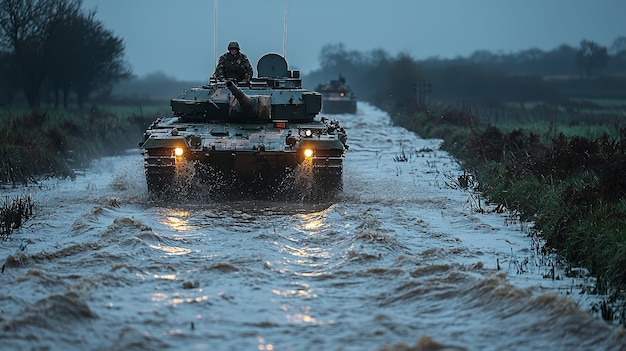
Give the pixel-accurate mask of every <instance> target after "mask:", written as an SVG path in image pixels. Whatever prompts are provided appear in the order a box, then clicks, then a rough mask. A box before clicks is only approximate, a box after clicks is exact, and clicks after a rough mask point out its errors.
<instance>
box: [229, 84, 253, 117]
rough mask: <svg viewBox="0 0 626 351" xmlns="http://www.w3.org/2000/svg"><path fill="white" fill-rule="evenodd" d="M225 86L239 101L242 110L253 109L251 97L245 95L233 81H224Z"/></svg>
mask: <svg viewBox="0 0 626 351" xmlns="http://www.w3.org/2000/svg"><path fill="white" fill-rule="evenodd" d="M226 87H227V88H228V90H230V92H231V93H233V95H234V96H235V98H236V99H237V101H239V104H240V105H241V107H242V108H243V109H244V110H246V111H252V110H254V102H252V99H250V97H248V95H246V94H245V93H244V92H243V91H241V89H239V88H238V87H237V86H236V85H235V83H233V82H231V81H228V82H226Z"/></svg>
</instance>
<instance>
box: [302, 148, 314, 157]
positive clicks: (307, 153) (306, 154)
mask: <svg viewBox="0 0 626 351" xmlns="http://www.w3.org/2000/svg"><path fill="white" fill-rule="evenodd" d="M311 156H313V150H312V149H304V157H307V158H308V157H311Z"/></svg>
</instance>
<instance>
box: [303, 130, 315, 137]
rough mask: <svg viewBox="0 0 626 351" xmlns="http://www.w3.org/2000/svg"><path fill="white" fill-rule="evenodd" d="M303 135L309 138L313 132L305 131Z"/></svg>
mask: <svg viewBox="0 0 626 351" xmlns="http://www.w3.org/2000/svg"><path fill="white" fill-rule="evenodd" d="M304 135H305V136H306V137H310V136H311V135H313V131H311V130H310V129H307V130H305V131H304Z"/></svg>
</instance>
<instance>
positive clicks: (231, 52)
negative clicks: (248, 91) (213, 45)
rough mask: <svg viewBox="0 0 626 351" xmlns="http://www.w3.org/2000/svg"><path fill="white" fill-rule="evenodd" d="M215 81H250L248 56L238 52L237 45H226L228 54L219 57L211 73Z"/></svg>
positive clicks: (236, 43)
mask: <svg viewBox="0 0 626 351" xmlns="http://www.w3.org/2000/svg"><path fill="white" fill-rule="evenodd" d="M213 75H214V76H215V78H217V80H229V79H232V80H235V81H237V82H249V81H250V80H251V79H252V66H251V65H250V61H248V56H246V54H244V53H243V52H241V51H240V49H239V43H238V42H236V41H231V42H230V43H228V52H226V53H225V54H224V55H222V56H220V60H219V62H218V64H217V67H215V73H213Z"/></svg>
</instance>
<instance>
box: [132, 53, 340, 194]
mask: <svg viewBox="0 0 626 351" xmlns="http://www.w3.org/2000/svg"><path fill="white" fill-rule="evenodd" d="M171 107H172V116H169V117H162V118H159V119H157V120H156V121H155V122H154V123H153V124H152V126H150V128H149V129H148V130H146V132H145V133H144V139H143V141H142V142H141V143H140V146H141V147H142V152H143V155H144V160H145V169H146V179H147V183H148V190H149V191H150V192H151V193H152V194H154V195H156V196H159V197H160V196H162V195H164V194H172V193H177V192H178V191H180V189H187V188H188V187H187V186H186V185H188V184H203V186H201V187H200V189H196V191H199V192H202V191H203V190H206V191H209V190H210V191H209V193H211V196H217V194H215V191H214V190H215V189H219V190H220V193H221V192H223V191H226V190H228V192H229V193H230V194H231V195H232V194H233V193H235V194H244V193H245V194H247V195H253V196H257V195H268V194H276V193H277V192H278V193H282V194H288V195H289V194H291V195H294V196H297V197H298V198H306V197H315V198H319V197H320V196H323V197H328V196H333V195H334V194H336V193H337V191H339V190H341V186H342V162H343V157H344V153H345V151H346V150H347V144H346V142H347V135H346V132H345V130H344V129H343V128H342V127H341V126H340V124H339V121H337V120H330V119H327V118H324V117H321V116H319V113H320V111H321V108H322V95H321V94H320V93H318V92H314V91H309V90H306V89H303V88H302V81H301V78H300V72H299V71H292V70H289V69H288V65H287V61H286V60H285V59H284V58H283V57H282V56H280V55H278V54H267V55H265V56H263V57H262V58H261V59H260V60H259V61H258V64H257V77H253V78H252V80H251V81H250V82H246V83H238V85H236V84H235V83H234V82H232V81H219V80H216V79H214V78H212V79H211V80H210V81H209V83H208V84H206V85H203V86H201V87H197V88H191V89H188V90H186V91H184V92H183V93H182V94H181V95H180V96H179V97H178V98H175V99H172V100H171ZM189 169H193V170H194V172H189ZM183 170H185V171H183ZM190 174H191V175H193V177H192V178H199V179H189V177H190ZM303 179H305V180H306V181H305V182H304V183H302V180H303ZM195 180H198V181H195Z"/></svg>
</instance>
